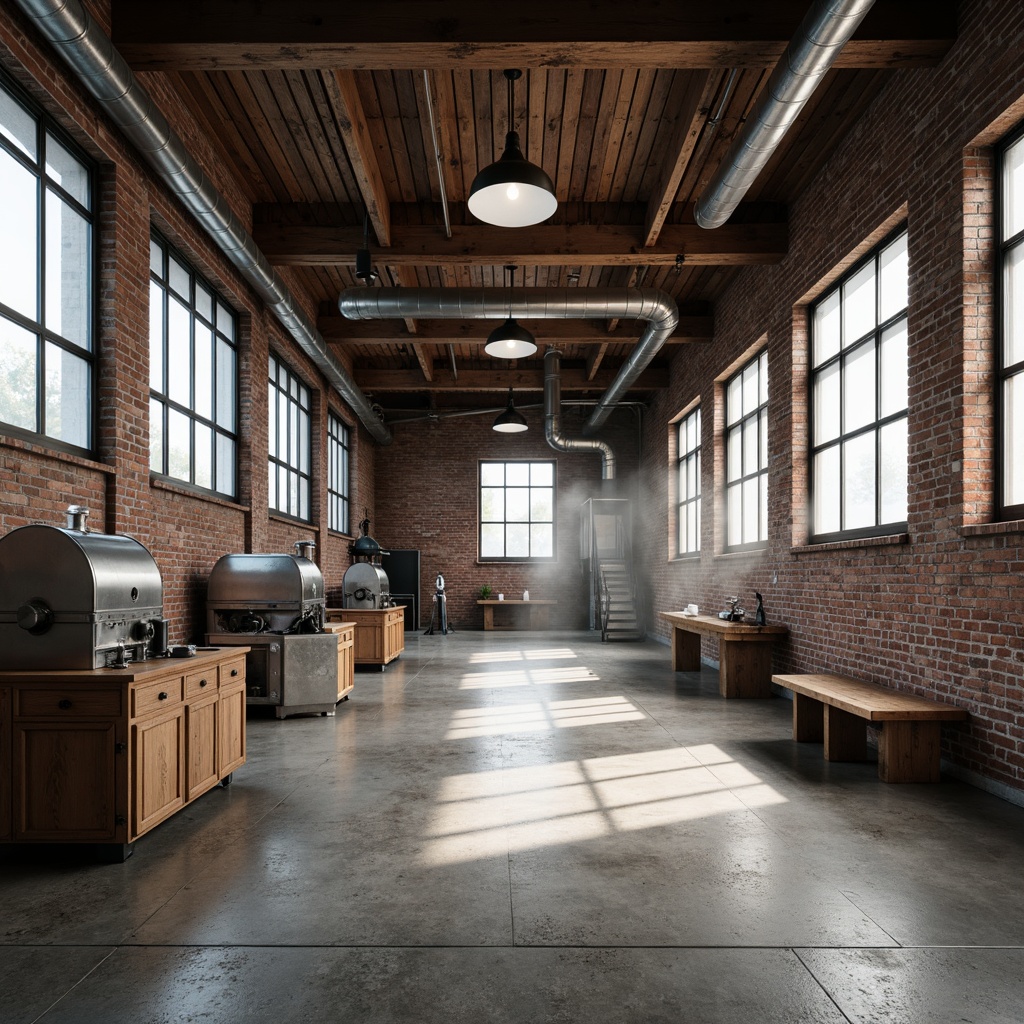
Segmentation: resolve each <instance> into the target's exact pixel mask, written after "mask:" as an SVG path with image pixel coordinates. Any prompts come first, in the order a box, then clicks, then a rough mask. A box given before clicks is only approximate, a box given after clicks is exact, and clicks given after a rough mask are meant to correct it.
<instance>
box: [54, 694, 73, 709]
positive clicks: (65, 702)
mask: <svg viewBox="0 0 1024 1024" xmlns="http://www.w3.org/2000/svg"><path fill="white" fill-rule="evenodd" d="M57 707H59V708H60V709H61V711H68V710H69V709H70V708H71V701H69V700H68V699H67V697H65V698H64V699H63V700H59V701H57Z"/></svg>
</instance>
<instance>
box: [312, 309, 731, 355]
mask: <svg viewBox="0 0 1024 1024" xmlns="http://www.w3.org/2000/svg"><path fill="white" fill-rule="evenodd" d="M518 322H519V323H520V324H521V325H522V326H523V327H525V328H526V329H527V330H528V331H529V332H530V333H531V334H533V335H534V336H535V337H536V338H537V339H538V340H540V341H541V342H543V343H545V344H552V345H554V344H558V345H632V344H635V343H636V342H637V341H638V339H639V338H640V334H641V332H642V329H643V325H642V324H638V323H636V322H627V323H626V324H625V325H624V326H623V327H621V328H620V329H619V330H617V331H616V332H615V333H614V334H608V333H607V331H606V330H605V329H604V326H603V325H601V324H599V323H597V322H593V323H591V322H588V321H584V320H519V321H518ZM496 323H497V321H495V320H417V321H416V334H415V335H414V336H413V335H410V334H409V333H408V332H407V331H406V329H405V328H404V326H403V324H402V321H399V320H348V319H346V318H345V317H343V316H322V317H320V318H319V320H317V327H318V328H319V330H320V334H321V335H322V336H323V338H324V340H325V341H327V342H329V343H331V344H334V345H367V346H378V345H407V344H410V343H412V344H416V345H428V344H429V345H470V346H477V347H482V346H483V345H484V344H485V343H486V341H487V336H488V335H489V334H490V333H491V331H493V330H494V327H495V325H496ZM713 335H714V321H713V319H712V317H710V316H686V315H683V316H680V318H679V326H678V327H677V328H676V329H675V332H674V333H673V334H672V335H671V337H670V338H669V339H668V341H667V342H666V344H668V345H683V344H695V343H706V342H709V341H711V339H712V337H713Z"/></svg>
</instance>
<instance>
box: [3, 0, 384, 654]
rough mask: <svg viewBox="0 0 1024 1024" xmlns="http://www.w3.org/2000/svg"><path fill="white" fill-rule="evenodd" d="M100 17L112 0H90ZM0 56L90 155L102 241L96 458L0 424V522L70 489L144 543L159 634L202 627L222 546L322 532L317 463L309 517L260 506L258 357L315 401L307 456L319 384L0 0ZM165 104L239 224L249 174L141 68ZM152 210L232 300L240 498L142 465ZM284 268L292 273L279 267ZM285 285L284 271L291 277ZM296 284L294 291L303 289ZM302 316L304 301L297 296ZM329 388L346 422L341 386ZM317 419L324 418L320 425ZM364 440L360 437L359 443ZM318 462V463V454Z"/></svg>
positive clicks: (114, 528)
mask: <svg viewBox="0 0 1024 1024" xmlns="http://www.w3.org/2000/svg"><path fill="white" fill-rule="evenodd" d="M89 6H90V9H91V10H92V11H93V12H94V14H96V16H97V18H98V20H99V21H100V23H101V24H103V25H108V24H109V4H108V3H106V2H98V3H95V4H90V5H89ZM0 65H2V66H3V68H4V69H5V70H6V71H7V72H8V73H9V74H11V75H12V77H14V78H15V79H16V80H17V81H18V82H19V83H20V84H21V85H23V87H24V88H25V89H26V90H27V91H28V92H29V93H30V94H31V95H32V96H33V98H34V99H35V100H36V101H37V102H38V103H39V104H40V105H41V106H43V108H44V109H46V110H47V112H48V113H50V114H51V115H52V116H53V117H55V118H56V119H57V120H58V122H59V123H60V124H61V125H62V127H63V128H64V129H65V130H66V131H67V132H68V133H69V134H70V135H71V136H72V138H74V139H75V140H76V141H77V142H78V143H79V144H80V145H81V146H82V147H83V148H84V149H85V150H86V152H87V153H88V154H89V155H90V156H91V157H92V158H93V159H94V160H95V161H96V163H97V179H98V189H97V200H98V203H97V206H98V214H97V224H98V231H97V235H96V237H97V239H98V246H99V253H98V260H99V296H98V321H99V331H98V335H99V336H98V353H99V363H98V372H97V381H96V389H97V408H98V421H99V429H98V438H97V444H96V457H95V461H93V460H92V459H82V458H77V457H75V456H70V455H65V454H63V453H60V452H57V451H54V450H52V449H50V448H48V447H47V445H45V444H42V443H36V442H26V441H24V440H21V439H19V438H17V437H9V436H7V435H4V434H2V433H0V470H2V473H0V533H6V532H7V531H9V530H10V529H13V528H15V527H17V526H22V525H25V524H27V523H32V522H43V523H50V524H53V525H58V526H63V525H64V523H65V516H64V509H65V508H66V506H67V505H68V504H69V503H71V502H73V501H74V502H77V503H80V504H84V505H86V506H87V507H89V508H90V510H91V516H90V519H89V525H90V528H92V529H94V530H106V531H109V532H117V533H124V534H128V535H130V536H132V537H135V538H136V539H138V540H139V541H140V542H141V543H143V544H145V545H146V547H147V548H148V549H149V550H150V552H151V553H152V555H153V557H154V559H155V560H156V563H157V565H158V566H159V568H160V571H161V575H162V577H163V583H164V614H165V616H166V617H167V618H169V619H170V620H171V629H170V633H171V638H172V640H175V641H178V642H181V641H188V642H201V641H202V639H203V633H204V632H205V626H206V622H205V619H206V616H205V597H206V579H207V577H208V575H209V572H210V569H211V568H212V567H213V565H214V564H215V562H216V561H217V559H218V558H219V557H220V556H221V555H223V554H226V553H229V552H241V551H291V550H292V545H293V544H294V542H295V541H296V540H300V539H308V538H310V537H317V538H323V537H326V535H327V526H326V501H325V500H324V495H323V494H322V491H321V487H320V481H321V480H322V479H323V478H324V477H323V474H322V472H320V473H317V479H316V482H315V484H314V493H313V510H314V515H313V519H314V521H313V523H312V524H310V525H303V524H296V523H291V522H289V521H287V520H284V519H281V518H278V517H275V518H272V517H271V516H270V514H269V511H268V508H267V387H266V381H267V359H268V352H269V350H270V348H271V346H273V348H274V350H275V351H276V352H278V353H279V354H280V356H281V357H282V358H283V359H284V360H285V361H286V362H287V363H288V364H289V366H290V367H291V368H292V369H293V370H294V371H295V372H296V373H297V374H298V375H299V376H300V377H301V378H302V379H303V380H304V381H305V383H306V384H307V385H309V387H310V389H311V391H312V397H313V407H314V437H313V446H312V454H313V459H314V467H317V468H320V469H322V468H323V467H324V466H325V465H326V463H325V459H326V455H325V447H324V436H325V431H326V423H325V416H324V415H323V413H324V410H325V409H326V407H327V403H328V397H327V394H328V388H327V386H326V384H325V382H324V380H323V378H322V377H321V375H320V373H319V371H318V370H317V369H316V367H315V366H314V365H313V364H312V362H311V361H310V360H309V359H308V358H307V357H306V356H305V355H304V354H303V353H301V352H300V351H299V350H298V348H297V346H296V345H295V344H294V343H293V342H292V341H291V340H290V339H289V338H288V337H287V336H286V335H285V334H284V332H283V330H282V328H281V327H280V325H279V324H278V322H277V320H276V318H275V317H274V316H273V315H272V314H270V313H268V312H267V311H266V309H265V308H264V307H263V305H262V302H261V301H260V299H259V297H258V296H257V295H256V294H255V292H254V291H253V289H252V288H251V287H250V286H249V285H248V284H247V283H246V282H245V281H244V279H242V278H241V277H240V276H239V274H238V273H237V272H236V271H235V269H234V267H233V266H232V265H231V264H230V262H229V261H228V260H227V259H226V258H225V257H224V256H223V255H222V254H221V253H220V252H219V250H217V249H216V248H215V247H214V246H213V245H212V244H211V242H210V241H209V239H208V238H207V236H206V235H205V233H204V232H203V231H202V230H201V229H200V228H199V226H198V225H197V224H196V223H195V222H194V221H193V219H192V218H191V216H190V215H189V214H188V213H187V212H186V211H185V210H184V208H183V207H182V206H181V205H180V203H179V202H178V201H177V199H176V198H175V197H174V196H172V195H170V194H169V193H168V191H167V190H166V189H165V188H164V187H163V186H162V185H161V184H160V183H159V182H158V181H157V179H156V178H155V175H154V174H153V172H152V171H151V170H150V169H149V167H148V165H146V164H145V163H144V162H143V161H142V160H141V159H140V158H139V157H138V156H137V154H135V153H134V152H133V151H132V150H131V149H130V147H128V146H127V145H126V144H125V142H124V140H123V138H122V136H121V134H120V132H119V131H117V130H116V129H114V128H113V127H112V126H111V125H110V124H109V123H108V122H107V121H106V118H105V117H104V115H103V114H102V113H101V112H100V111H99V109H98V108H97V107H96V105H95V104H94V103H93V102H92V100H91V99H90V98H89V97H88V96H86V95H84V94H83V93H82V91H81V90H80V89H79V88H78V86H77V85H76V84H75V82H74V81H73V79H72V78H71V76H70V75H69V74H68V73H67V72H66V71H65V69H64V67H63V65H62V64H61V63H60V62H59V61H57V60H55V59H53V57H52V53H51V51H50V50H49V48H48V47H47V45H46V44H44V43H42V42H41V41H40V40H39V39H38V37H37V35H36V32H35V29H34V27H33V26H32V25H31V24H30V22H29V21H28V19H26V18H25V17H24V16H23V15H22V14H21V13H20V11H19V9H18V8H17V7H16V6H15V5H13V4H12V3H10V2H9V0H0ZM141 80H142V82H143V84H144V86H145V87H146V88H147V89H148V90H150V92H151V94H152V95H153V97H154V99H155V100H156V102H157V104H158V105H159V106H160V108H161V110H162V112H163V113H164V114H165V116H166V117H167V118H168V120H169V121H170V122H171V124H172V126H173V127H174V129H175V130H176V131H177V132H178V133H179V134H180V135H181V136H182V138H183V139H184V140H185V142H186V145H187V147H188V148H189V150H190V152H191V153H192V154H193V155H194V156H195V158H196V159H197V160H198V161H199V163H200V164H201V165H202V166H203V167H204V169H205V170H206V172H207V173H208V174H209V175H210V177H211V179H212V180H213V181H214V183H215V184H216V187H217V188H218V189H219V190H220V191H221V192H222V194H223V195H224V196H225V197H226V199H227V200H228V202H229V204H230V205H231V207H232V208H233V210H234V212H235V213H236V214H237V215H238V216H239V218H240V219H241V220H242V221H243V223H246V224H248V223H249V222H250V219H251V202H252V196H251V195H250V193H249V191H248V190H249V188H250V186H249V183H240V182H237V181H234V180H232V179H231V178H230V177H229V176H228V174H227V172H226V163H225V161H224V160H222V159H221V158H220V156H219V155H218V145H219V143H218V142H217V140H216V139H214V138H212V137H211V136H210V135H209V134H208V133H207V132H206V131H205V128H204V126H202V125H199V124H197V123H196V122H195V121H193V120H192V119H191V118H189V117H188V116H187V114H186V112H185V111H184V110H183V109H182V106H181V104H180V103H179V102H178V101H177V100H176V98H175V95H174V93H173V91H171V89H170V86H169V85H168V83H167V82H166V80H165V79H164V78H163V76H160V75H148V74H147V75H142V76H141ZM151 223H155V224H156V225H157V226H158V227H159V228H160V230H161V231H162V232H163V233H164V234H165V235H166V236H167V238H168V239H169V240H170V241H171V243H172V244H173V245H174V246H175V247H176V248H177V249H179V250H180V251H181V252H182V253H183V255H184V256H185V257H186V258H187V259H188V260H189V261H190V262H192V263H193V264H194V265H195V266H196V268H197V269H198V270H199V271H200V273H202V274H203V275H204V276H205V277H206V278H207V279H208V280H209V281H210V282H211V283H212V284H213V285H214V286H215V287H216V288H217V289H218V290H219V291H220V293H221V294H222V296H223V298H224V299H225V300H226V301H227V302H228V304H229V305H231V306H232V307H233V308H234V309H235V310H236V311H237V312H238V314H239V334H240V336H239V344H238V355H239V378H240V379H239V414H240V423H239V441H240V445H239V453H238V456H239V493H240V496H239V503H234V502H227V501H221V500H218V499H213V498H209V497H206V496H202V495H196V494H194V493H191V492H189V491H188V490H187V488H184V487H179V486H176V485H174V484H167V483H164V482H159V481H153V480H151V477H150V473H149V445H150V440H149V357H148V352H149V340H148V339H149V314H148V305H149V235H150V226H151ZM285 276H286V277H288V275H285ZM290 283H291V285H292V286H293V287H294V286H295V281H294V280H291V281H290ZM297 296H298V298H299V300H300V301H302V298H303V296H302V294H301V292H297ZM305 312H306V313H307V315H308V316H310V317H311V318H312V317H314V316H315V313H316V310H315V308H314V307H313V304H312V303H310V302H308V301H307V303H306V309H305ZM330 401H331V402H332V404H333V405H334V407H335V408H336V409H337V410H338V411H339V412H340V413H341V415H342V416H343V418H345V419H346V421H347V422H349V423H354V422H355V420H354V418H353V417H352V414H351V412H350V411H349V410H348V409H347V407H346V406H345V404H344V402H342V401H341V399H340V398H339V396H337V395H335V394H333V392H332V393H331V398H330ZM320 431H322V432H320ZM372 447H373V442H372V440H371V439H370V438H369V436H368V435H367V434H366V433H365V431H362V430H353V451H352V462H353V507H354V508H359V509H360V510H361V509H362V508H363V507H364V506H367V507H369V508H370V509H371V514H372V509H373V501H374V488H373V465H374V463H373V454H372V450H371V449H372ZM364 448H365V449H367V451H363V450H362V449H364ZM321 463H323V466H321ZM348 543H349V542H348V539H347V538H343V537H332V538H329V539H328V540H327V542H326V545H327V551H326V552H325V551H323V550H322V549H321V550H320V551H319V553H318V555H317V557H318V559H320V560H321V561H322V562H323V561H329V562H330V563H331V564H332V565H334V566H340V567H341V571H344V566H347V564H348Z"/></svg>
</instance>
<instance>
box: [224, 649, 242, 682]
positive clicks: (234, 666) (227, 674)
mask: <svg viewBox="0 0 1024 1024" xmlns="http://www.w3.org/2000/svg"><path fill="white" fill-rule="evenodd" d="M244 682H245V655H244V654H243V655H242V656H241V657H239V658H232V659H231V660H230V661H225V662H224V664H222V665H221V666H220V685H221V686H230V685H231V684H232V683H244Z"/></svg>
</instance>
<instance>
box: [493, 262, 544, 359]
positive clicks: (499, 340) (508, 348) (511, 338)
mask: <svg viewBox="0 0 1024 1024" xmlns="http://www.w3.org/2000/svg"><path fill="white" fill-rule="evenodd" d="M505 269H506V270H507V271H509V286H508V319H507V320H506V321H505V322H504V323H503V324H502V325H501V326H500V327H495V328H494V330H493V331H491V333H490V334H489V335H488V336H487V344H486V345H484V351H485V352H486V353H487V354H488V355H489V356H495V357H496V358H498V359H522V358H523V356H532V355H533V353H534V352H536V351H537V342H536V341H534V340H533V335H532V334H531V333H530V332H529V331H528V330H527V329H526V328H525V327H521V326H520V325H519V324H517V323H516V322H515V320H513V319H512V279H513V278H514V277H515V272H516V268H515V267H512V266H507V267H505Z"/></svg>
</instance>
